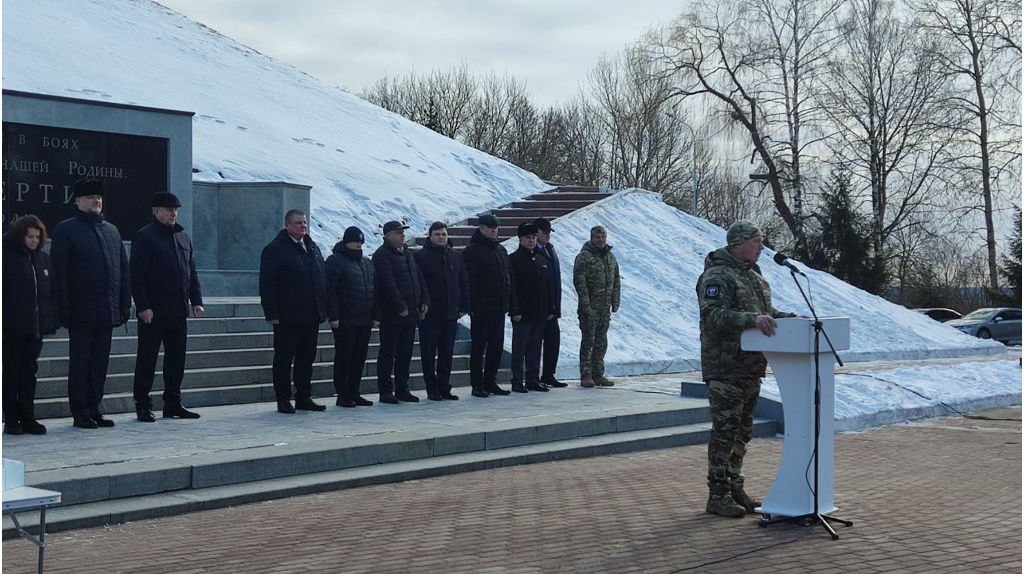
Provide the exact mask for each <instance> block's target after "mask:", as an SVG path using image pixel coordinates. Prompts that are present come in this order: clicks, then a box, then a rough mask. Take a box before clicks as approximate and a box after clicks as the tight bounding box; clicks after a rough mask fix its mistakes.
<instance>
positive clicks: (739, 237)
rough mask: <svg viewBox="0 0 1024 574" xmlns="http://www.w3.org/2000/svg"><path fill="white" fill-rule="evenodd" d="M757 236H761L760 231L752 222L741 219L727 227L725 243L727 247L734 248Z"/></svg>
mask: <svg viewBox="0 0 1024 574" xmlns="http://www.w3.org/2000/svg"><path fill="white" fill-rule="evenodd" d="M758 235H761V230H760V229H758V228H757V226H756V225H754V223H753V222H752V221H749V220H746V219H741V220H739V221H737V222H736V223H733V224H732V225H730V226H729V231H727V232H726V234H725V242H726V244H727V245H728V246H729V247H735V246H736V245H739V244H740V243H743V242H744V241H746V240H748V239H753V238H754V237H757V236H758Z"/></svg>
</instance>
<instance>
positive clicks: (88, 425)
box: [71, 417, 99, 429]
mask: <svg viewBox="0 0 1024 574" xmlns="http://www.w3.org/2000/svg"><path fill="white" fill-rule="evenodd" d="M71 424H72V425H73V426H76V427H78V428H80V429H94V428H97V427H98V426H99V425H97V424H96V421H94V420H92V419H91V418H89V417H75V422H73V423H71Z"/></svg>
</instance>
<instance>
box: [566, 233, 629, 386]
mask: <svg viewBox="0 0 1024 574" xmlns="http://www.w3.org/2000/svg"><path fill="white" fill-rule="evenodd" d="M572 282H573V284H574V285H575V287H576V294H577V295H578V296H579V318H580V332H581V333H582V337H581V339H580V386H582V387H593V386H594V385H597V386H599V387H610V386H613V385H614V384H615V383H614V382H612V381H611V380H609V379H607V378H606V377H605V376H604V354H605V351H607V350H608V323H609V322H610V321H611V313H617V312H618V310H619V292H620V289H619V263H618V262H617V261H616V260H615V255H612V246H611V245H608V232H607V231H606V230H605V228H604V227H602V226H600V225H598V226H595V227H594V228H593V229H591V230H590V241H588V242H586V243H584V244H583V249H581V250H580V254H579V255H577V256H576V262H575V264H574V265H573V270H572ZM609 311H610V312H609Z"/></svg>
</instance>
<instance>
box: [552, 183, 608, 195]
mask: <svg viewBox="0 0 1024 574" xmlns="http://www.w3.org/2000/svg"><path fill="white" fill-rule="evenodd" d="M556 189H557V191H556V193H602V192H601V188H599V187H594V186H588V185H560V186H558V187H557V188H556Z"/></svg>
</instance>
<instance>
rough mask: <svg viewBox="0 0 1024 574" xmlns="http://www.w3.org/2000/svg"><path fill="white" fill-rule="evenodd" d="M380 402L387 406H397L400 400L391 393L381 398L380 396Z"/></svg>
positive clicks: (382, 395)
mask: <svg viewBox="0 0 1024 574" xmlns="http://www.w3.org/2000/svg"><path fill="white" fill-rule="evenodd" d="M380 402H382V403H384V404H386V405H397V404H398V399H396V398H395V395H392V394H390V393H384V394H381V396H380Z"/></svg>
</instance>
